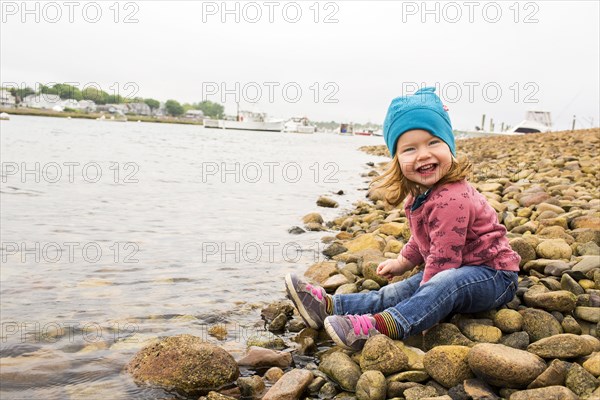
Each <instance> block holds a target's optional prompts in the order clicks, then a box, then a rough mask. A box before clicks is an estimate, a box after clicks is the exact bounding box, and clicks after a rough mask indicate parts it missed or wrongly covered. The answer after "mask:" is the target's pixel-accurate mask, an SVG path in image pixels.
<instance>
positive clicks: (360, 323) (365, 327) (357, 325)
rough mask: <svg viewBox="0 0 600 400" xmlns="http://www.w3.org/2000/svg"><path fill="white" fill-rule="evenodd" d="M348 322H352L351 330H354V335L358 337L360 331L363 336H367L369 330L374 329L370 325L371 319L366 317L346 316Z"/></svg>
mask: <svg viewBox="0 0 600 400" xmlns="http://www.w3.org/2000/svg"><path fill="white" fill-rule="evenodd" d="M347 317H348V319H349V320H350V322H352V328H353V329H354V334H355V335H357V336H358V335H360V333H361V330H362V332H363V334H365V335H368V334H369V329H375V327H374V326H373V324H372V323H371V319H370V318H369V317H368V316H367V315H348V316H347Z"/></svg>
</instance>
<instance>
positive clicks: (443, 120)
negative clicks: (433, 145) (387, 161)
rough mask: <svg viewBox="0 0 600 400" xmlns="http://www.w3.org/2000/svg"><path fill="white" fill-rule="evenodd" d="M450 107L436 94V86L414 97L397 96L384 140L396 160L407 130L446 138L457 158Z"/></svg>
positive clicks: (387, 116)
mask: <svg viewBox="0 0 600 400" xmlns="http://www.w3.org/2000/svg"><path fill="white" fill-rule="evenodd" d="M447 109H448V108H447V107H446V106H444V105H443V104H442V101H441V100H440V98H439V97H438V96H437V95H436V94H435V88H434V87H425V88H423V89H420V90H418V91H417V92H416V93H415V94H414V95H412V96H402V97H396V98H395V99H394V100H392V103H391V104H390V106H389V108H388V111H387V115H386V116H385V121H384V123H383V137H384V139H385V143H386V145H387V147H388V149H389V150H390V154H391V155H392V157H393V156H394V154H396V145H397V143H398V138H400V136H401V135H402V134H403V133H404V132H407V131H410V130H414V129H422V130H425V131H427V132H429V133H431V134H432V135H433V136H437V137H438V138H440V139H442V140H443V141H444V142H445V143H446V144H447V145H448V147H449V148H450V152H451V153H452V155H453V156H456V145H455V143H454V133H453V132H452V124H451V123H450V116H449V115H448V112H447Z"/></svg>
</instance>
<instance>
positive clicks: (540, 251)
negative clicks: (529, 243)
mask: <svg viewBox="0 0 600 400" xmlns="http://www.w3.org/2000/svg"><path fill="white" fill-rule="evenodd" d="M535 252H536V254H537V255H538V257H540V258H547V259H550V260H560V259H563V260H568V259H570V258H571V255H572V254H573V250H572V249H571V246H569V245H568V243H567V242H565V241H564V240H563V239H548V240H544V241H543V242H541V243H540V244H539V245H538V246H537V247H536V249H535Z"/></svg>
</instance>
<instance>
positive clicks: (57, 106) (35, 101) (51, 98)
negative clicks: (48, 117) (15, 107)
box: [21, 93, 65, 111]
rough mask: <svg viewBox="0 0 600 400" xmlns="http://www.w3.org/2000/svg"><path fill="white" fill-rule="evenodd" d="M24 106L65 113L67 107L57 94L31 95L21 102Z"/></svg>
mask: <svg viewBox="0 0 600 400" xmlns="http://www.w3.org/2000/svg"><path fill="white" fill-rule="evenodd" d="M21 105H22V106H25V107H29V108H39V109H45V110H53V111H64V109H65V106H64V105H63V101H62V99H61V98H60V97H59V96H58V95H56V94H47V93H39V94H30V95H29V96H25V98H24V99H23V101H22V102H21Z"/></svg>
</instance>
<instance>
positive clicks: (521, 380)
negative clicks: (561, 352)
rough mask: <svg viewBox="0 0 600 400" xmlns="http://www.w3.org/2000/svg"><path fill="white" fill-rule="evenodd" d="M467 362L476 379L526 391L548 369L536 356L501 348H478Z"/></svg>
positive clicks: (470, 353)
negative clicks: (525, 388) (524, 388)
mask: <svg viewBox="0 0 600 400" xmlns="http://www.w3.org/2000/svg"><path fill="white" fill-rule="evenodd" d="M467 359H468V362H469V367H470V368H471V370H472V371H473V372H474V373H475V375H476V376H477V377H479V378H480V379H483V380H484V381H485V382H487V383H489V384H491V385H494V386H500V387H509V388H523V387H526V386H527V385H529V384H530V383H531V382H532V381H533V380H534V379H535V378H536V377H537V376H538V375H539V374H541V373H542V372H543V371H544V370H545V369H546V363H545V362H544V361H543V360H542V359H541V358H539V357H538V356H536V355H535V354H531V353H528V352H526V351H523V350H517V349H513V348H512V347H508V346H504V345H502V344H491V343H481V344H477V345H475V346H474V347H473V348H472V349H471V351H470V352H469V355H468V358H467Z"/></svg>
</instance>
